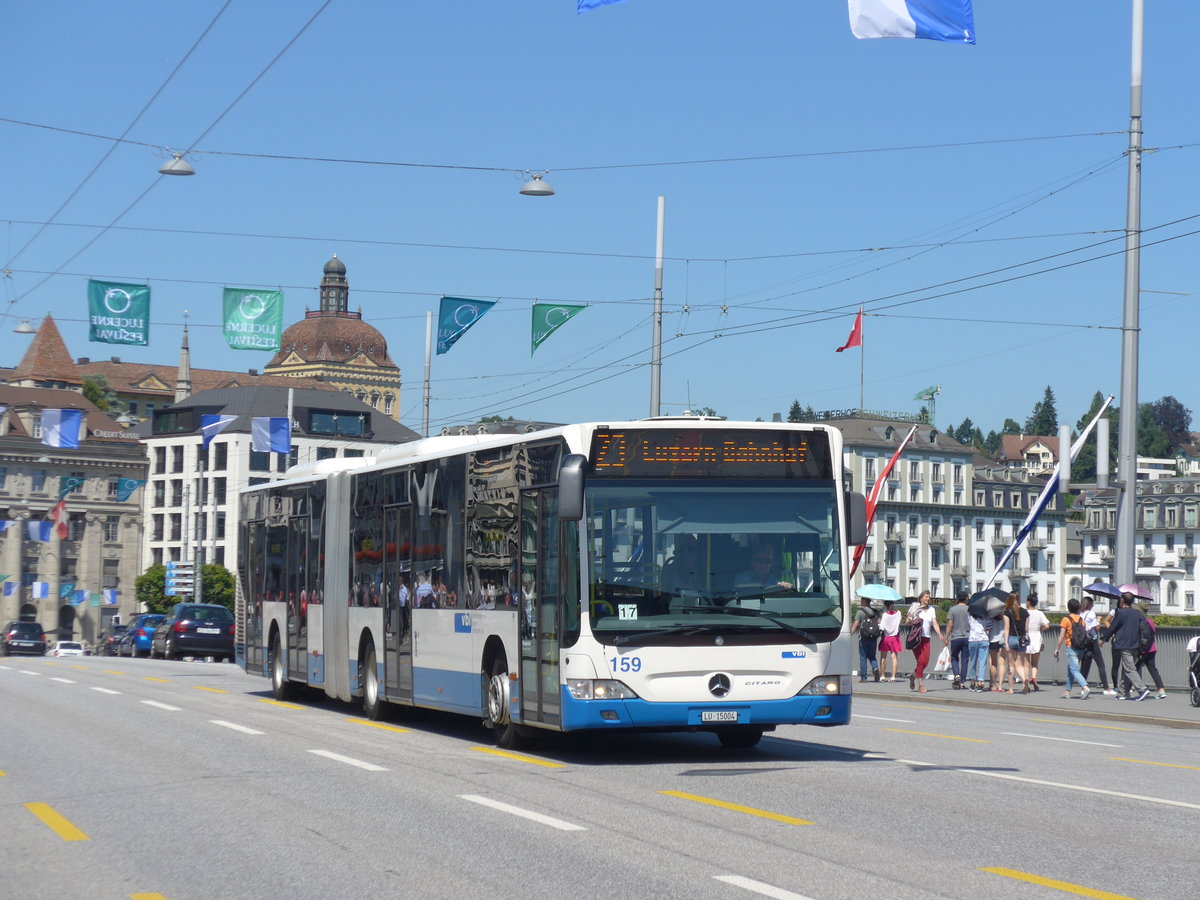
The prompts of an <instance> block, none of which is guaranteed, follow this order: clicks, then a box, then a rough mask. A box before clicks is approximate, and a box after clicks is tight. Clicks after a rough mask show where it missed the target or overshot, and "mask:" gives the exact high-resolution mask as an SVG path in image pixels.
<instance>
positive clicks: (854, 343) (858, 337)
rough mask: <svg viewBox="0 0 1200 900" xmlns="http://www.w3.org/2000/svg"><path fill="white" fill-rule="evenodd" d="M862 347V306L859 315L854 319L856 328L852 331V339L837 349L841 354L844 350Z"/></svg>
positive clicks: (848, 339) (847, 339)
mask: <svg viewBox="0 0 1200 900" xmlns="http://www.w3.org/2000/svg"><path fill="white" fill-rule="evenodd" d="M861 346H862V307H861V306H860V307H859V308H858V315H857V316H855V317H854V327H853V328H851V329H850V337H848V338H846V343H844V344H842V346H840V347H838V348H837V352H838V353H841V352H842V351H843V350H846V349H849V348H850V347H861Z"/></svg>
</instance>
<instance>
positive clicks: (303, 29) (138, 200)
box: [10, 0, 333, 305]
mask: <svg viewBox="0 0 1200 900" xmlns="http://www.w3.org/2000/svg"><path fill="white" fill-rule="evenodd" d="M332 2H333V0H325V2H324V3H322V4H321V7H320V8H319V9H318V10H317V11H316V12H315V13H313V14H312V16H311V17H310V18H309V19H308V21H307V22H305V23H304V24H303V25H302V26H301V27H300V30H299V31H297V32H296V33H295V34H294V35H292V37H291V40H289V41H288V42H287V43H286V44H284V46H283V49H281V50H280V51H279V52H278V53H276V54H275V56H273V57H272V58H271V60H270V61H269V62H268V63H267V64H266V66H264V67H263V69H262V70H261V71H260V72H259V73H258V74H257V75H256V76H254V78H253V79H252V80H251V81H250V83H249V84H248V85H246V87H245V88H243V89H242V91H241V93H239V94H238V95H237V97H235V98H234V100H233V102H232V103H230V104H229V105H228V106H227V107H225V109H224V110H223V111H222V112H221V113H220V114H219V115H218V116H217V117H216V119H214V120H213V121H212V123H211V124H210V125H209V126H208V127H207V128H205V129H204V131H202V132H201V133H200V136H199V137H198V138H196V139H195V140H194V141H192V146H194V145H196V144H198V143H200V141H202V140H204V138H205V137H207V136H208V134H209V133H210V132H211V131H212V130H213V129H214V128H216V127H217V125H218V124H220V122H221V120H222V119H224V118H225V116H227V115H229V113H230V112H231V111H232V110H233V108H234V107H235V106H237V104H238V103H239V102H241V100H242V98H244V97H245V96H246V94H247V93H249V92H250V90H251V88H253V87H254V86H255V85H256V84H258V82H259V81H260V80H261V79H262V78H263V76H265V75H266V74H267V72H269V71H271V69H272V68H273V67H274V66H275V64H276V63H277V62H278V61H279V60H280V59H281V58H282V56H283V54H284V53H286V52H287V51H288V50H289V49H291V47H292V45H293V44H295V43H296V41H298V40H299V39H300V36H301V35H303V34H304V32H306V31H307V30H308V29H309V26H311V25H312V23H313V22H315V21H316V20H317V17H318V16H320V15H321V13H323V12H324V11H325V9H326V8H327V7H328V6H329V4H331V3H332ZM226 5H228V3H227V4H226ZM222 11H224V10H222ZM120 142H121V143H136V142H129V141H120ZM161 181H162V179H161V178H158V179H156V180H154V181H151V182H150V185H149V186H148V187H147V188H146V189H145V190H144V191H142V193H141V194H139V195H138V196H137V197H136V198H135V199H134V200H133V202H132V203H130V204H129V205H128V206H126V207H125V208H124V209H123V210H121V212H120V213H118V214H117V215H116V216H115V217H114V218H113V220H112V221H111V222H110V223H109V224H108V225H106V226H104V227H103V228H102V229H101V230H100V231H99V232H97V233H96V234H95V235H94V236H93V237H92V239H91V240H89V241H88V242H87V243H85V244H84V245H83V246H82V247H80V248H79V249H78V250H76V251H75V252H74V253H73V254H71V256H70V257H68V258H67V259H66V260H65V261H64V262H63V263H62V264H61V265H60V266H58V267H57V268H56V269H55V270H54V271H53V272H51V273H50V274H49V275H47V276H46V277H45V278H43V279H42V280H41V281H39V282H38V283H37V284H35V285H34V286H33V287H31V288H30V289H29V290H27V291H25V292H24V293H23V294H20V295H19V296H18V297H16V298H15V299H14V300H13V301H12V303H16V302H17V301H19V300H22V299H24V298H25V297H28V296H29V294H30V293H32V292H33V291H35V290H37V289H38V288H39V287H41V286H42V285H43V284H45V283H46V282H47V281H49V280H50V279H51V278H53V277H54V276H55V275H57V274H58V273H59V272H61V271H62V269H63V268H65V267H66V266H68V265H70V264H71V263H72V262H73V261H74V260H76V259H78V258H79V256H80V255H81V254H82V253H83V252H84V251H86V250H87V249H88V248H89V247H91V246H92V245H93V244H95V243H96V241H98V240H100V238H101V237H103V236H104V235H105V234H106V233H107V232H108V230H109V229H110V228H112V227H113V226H114V225H116V224H117V223H118V222H120V221H121V219H123V218H124V217H125V215H126V214H127V213H128V212H129V211H130V210H131V209H133V208H134V207H135V206H137V205H138V204H139V203H141V201H142V200H143V199H144V198H145V197H146V195H147V194H149V193H150V192H151V191H152V190H154V188H155V187H156V186H157V185H158V184H159V183H160V182H161ZM10 305H11V304H10Z"/></svg>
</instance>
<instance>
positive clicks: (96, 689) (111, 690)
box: [92, 685, 121, 694]
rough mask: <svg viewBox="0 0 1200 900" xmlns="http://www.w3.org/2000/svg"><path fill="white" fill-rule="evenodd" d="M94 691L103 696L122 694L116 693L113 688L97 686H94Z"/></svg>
mask: <svg viewBox="0 0 1200 900" xmlns="http://www.w3.org/2000/svg"><path fill="white" fill-rule="evenodd" d="M92 690H93V691H99V692H100V693H102V694H119V693H121V692H120V691H114V690H113V689H112V688H102V687H96V686H95V685H93V686H92Z"/></svg>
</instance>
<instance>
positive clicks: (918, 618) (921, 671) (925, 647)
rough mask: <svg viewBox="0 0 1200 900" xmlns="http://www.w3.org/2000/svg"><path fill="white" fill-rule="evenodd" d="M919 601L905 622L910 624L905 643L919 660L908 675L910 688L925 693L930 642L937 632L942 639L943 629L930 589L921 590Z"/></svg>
mask: <svg viewBox="0 0 1200 900" xmlns="http://www.w3.org/2000/svg"><path fill="white" fill-rule="evenodd" d="M917 603H918V604H919V605H918V606H917V607H916V608H915V609H910V610H909V612H908V619H907V621H906V622H905V624H906V625H908V637H907V639H906V640H905V644H906V646H907V647H908V649H909V650H911V651H912V652H913V656H914V657H915V658H916V661H917V665H916V668H915V669H914V670H913V673H912V674H911V675H909V676H908V689H909V690H910V691H920V692H921V693H922V694H924V693H926V690H925V667H926V666H927V665H929V644H930V641H931V640H932V638H933V635H934V634H935V633H936V634H937V636H938V640H939V641H941V640H942V629H941V627H940V626H939V625H938V620H937V610H936V609H934V607H933V605H932V603H933V601H932V599H931V598H930V596H929V591H921V596H920V597H918V598H917ZM918 684H919V686H918Z"/></svg>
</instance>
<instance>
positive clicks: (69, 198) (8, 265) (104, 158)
mask: <svg viewBox="0 0 1200 900" xmlns="http://www.w3.org/2000/svg"><path fill="white" fill-rule="evenodd" d="M232 3H233V0H225V4H224V5H223V6H222V7H221V8H220V9H219V10H217V14H216V15H215V16H213V17H212V19H211V20H210V21H209V23H208V25H206V26H205V28H204V30H203V31H202V32H200V36H199V37H197V38H196V40H195V41H193V42H192V46H191V47H189V48H188V51H187V52H186V53H185V54H183V56H182V57H181V58H180V60H179V62H178V63H177V64H176V65H175V68H173V69H172V70H171V71H170V73H169V74H168V75H167V77H166V78H165V79H163V82H162V84H160V85H159V86H158V89H157V90H155V92H154V93H153V94H151V95H150V99H149V100H147V101H146V102H145V104H144V105H143V106H142V108H141V109H140V110H139V111H138V113H137V115H135V116H134V117H133V119H132V120H130V122H129V124H128V125H126V126H125V130H124V131H122V132H121V134H120V136H119V137H118V138H116V139H115V140H113V141H112V142H111V143H110V144H109V147H108V149H107V150H105V151H104V153H103V154H102V155H101V156H100V159H99V160H97V161H96V164H95V165H94V166H92V169H91V171H90V172H88V173H87V174H86V175H84V176H83V180H82V181H80V182H79V184H77V185H76V186H75V189H74V190H73V191H71V193H70V194H68V195H67V198H66V199H65V200H63V202H62V203H60V204H59V206H58V208H57V209H56V210H54V212H52V213H51V214H50V218H49V219H47V220H46V221H45V222H44V223H42V224H41V227H39V228H38V229H37V231H35V232H34V233H33V234H32V235H30V236H29V238H28V239H27V240H26V241H25V243H23V244H22V245H21V246H20V247H19V248H18V249H17V252H16V253H13V254H12V255H11V256H9V257H8V261H7V262H6V263H5V264H4V265H3V266H0V269H3V270H4V271H6V272H10V271H12V267H13V263H15V262H16V261H17V260H18V259H19V258H20V257H21V254H23V253H24V252H25V251H26V250H28V249H29V247H30V246H31V245H32V244H33V243H34V242H35V241H36V240H37V239H38V238H39V237H41V236H42V233H43V232H44V231H45V230H46V229H47V228H48V227H50V225H51V224H52V223H54V222H55V220H57V219H58V217H59V216H60V215H61V214H62V212H63V210H65V209H66V208H67V206H68V205H69V204H70V203H71V201H72V200H74V199H75V198H76V197H77V196H78V195H79V192H80V191H81V190H83V189H84V187H85V186H86V185H87V183H88V182H89V181H91V179H92V176H93V175H95V174H96V173H97V172H98V171H100V167H101V166H103V165H104V163H105V162H107V161H108V158H109V157H110V156H112V154H113V153H114V152H115V151H116V149H117V147H118V146H120V144H121V143H122V142H123V141H124V140H125V137H126V135H128V134H129V132H131V131H132V130H133V129H134V126H136V125H137V123H138V122H140V121H141V119H142V116H144V115H145V114H146V113H147V111H148V110H149V109H150V107H151V106H153V105H154V101H155V100H157V99H158V98H159V96H160V95H161V94H162V92H163V91H164V90H166V88H167V85H169V84H170V83H171V82H172V81H173V80H174V78H175V76H176V75H177V74H179V70H180V69H182V68H183V66H184V65H185V64H186V63H187V61H188V60H189V59H191V57H192V54H193V53H195V52H196V50H197V48H199V46H200V45H201V44H202V43H203V42H204V39H205V38H206V37H208V34H209V32H211V31H212V30H213V28H214V26H216V24H217V21H218V20H219V19H220V18H221V16H223V15H224V14H225V11H226V10H227V9H229V7H230V5H231V4H232ZM155 183H156V184H157V182H155ZM142 196H143V197H144V196H145V194H143V195H142ZM140 200H141V197H139V198H138V200H137V201H134V202H135V204H136V203H137V202H138V201H140ZM129 208H130V209H131V208H132V207H129ZM126 211H128V210H126ZM122 215H124V213H122ZM97 237H99V235H97ZM87 246H91V244H90V243H89V244H88V245H87ZM85 249H86V248H85ZM80 252H83V251H82V250H81V251H80ZM76 255H78V254H76ZM74 258H75V257H72V259H74ZM69 262H70V260H67V262H66V263H63V265H67V264H68V263H69ZM48 277H53V276H48ZM44 283H45V280H43V281H41V282H38V284H36V285H34V288H35V289H36V288H37V287H40V286H41V285H42V284H44ZM26 293H28V292H26ZM22 296H25V295H22ZM19 299H20V298H19V297H16V296H14V297H12V298H10V299H9V301H8V304H7V305H6V306H5V308H4V311H3V312H2V313H0V322H3V321H4V319H5V318H6V317H7V316H8V315H9V313H10V310H11V307H12V306H13V305H14V304H15V303H16V302H17V300H19Z"/></svg>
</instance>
